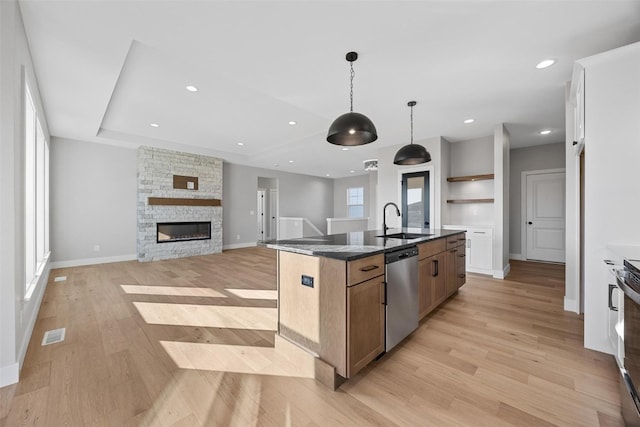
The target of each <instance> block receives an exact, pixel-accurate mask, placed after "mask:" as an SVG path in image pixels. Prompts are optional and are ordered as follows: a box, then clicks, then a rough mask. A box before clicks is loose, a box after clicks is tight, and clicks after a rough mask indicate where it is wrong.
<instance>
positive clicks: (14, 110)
mask: <svg viewBox="0 0 640 427" xmlns="http://www.w3.org/2000/svg"><path fill="white" fill-rule="evenodd" d="M23 76H24V77H26V79H27V80H28V82H29V85H30V88H31V91H32V95H33V98H34V102H35V104H36V109H37V110H38V115H39V117H40V119H41V124H42V126H43V131H44V133H45V136H46V137H47V138H48V137H49V130H48V127H47V122H46V117H45V116H44V109H43V108H42V103H41V101H40V92H39V89H38V81H37V79H36V76H35V73H34V68H33V63H32V61H31V53H30V52H29V45H28V43H27V36H26V33H25V31H24V25H23V23H22V16H21V13H20V8H19V6H18V2H17V1H16V0H3V1H0V93H1V94H2V96H1V97H0V387H3V386H5V385H8V384H11V383H14V382H17V381H18V375H19V370H20V367H21V366H22V361H23V360H24V356H25V354H26V351H27V346H28V344H29V339H30V338H31V332H32V330H33V325H34V324H35V321H36V317H37V315H38V310H39V308H40V303H41V301H42V296H43V295H44V291H45V288H46V285H47V279H48V277H49V270H50V260H48V261H45V267H44V271H43V273H42V275H41V276H40V278H39V280H38V283H37V284H36V285H35V287H34V289H33V292H32V294H31V296H30V298H25V292H26V289H25V288H26V283H25V282H26V278H25V269H26V267H25V264H26V262H25V261H26V260H25V255H24V254H25V248H24V241H25V221H24V217H25V212H24V205H25V204H24V199H25V188H24V185H23V181H24V170H23V165H24V146H25V144H24V140H23V129H24V123H23V113H22V112H23V111H24V108H23V100H24V96H23V94H24V89H23V85H22V81H23Z"/></svg>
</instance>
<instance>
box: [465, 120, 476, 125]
mask: <svg viewBox="0 0 640 427" xmlns="http://www.w3.org/2000/svg"><path fill="white" fill-rule="evenodd" d="M475 121H476V119H467V120H465V121H464V124H467V125H468V124H471V123H473V122H475Z"/></svg>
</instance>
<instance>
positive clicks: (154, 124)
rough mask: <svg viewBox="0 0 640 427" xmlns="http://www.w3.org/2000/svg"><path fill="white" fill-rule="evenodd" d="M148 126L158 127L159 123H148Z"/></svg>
mask: <svg viewBox="0 0 640 427" xmlns="http://www.w3.org/2000/svg"><path fill="white" fill-rule="evenodd" d="M149 126H151V127H152V128H157V127H159V126H160V125H159V124H157V123H149Z"/></svg>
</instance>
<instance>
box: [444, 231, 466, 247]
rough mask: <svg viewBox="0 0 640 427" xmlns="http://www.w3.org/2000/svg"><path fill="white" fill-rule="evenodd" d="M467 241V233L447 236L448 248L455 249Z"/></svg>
mask: <svg viewBox="0 0 640 427" xmlns="http://www.w3.org/2000/svg"><path fill="white" fill-rule="evenodd" d="M466 241H467V238H466V235H465V233H460V234H454V235H453V236H449V237H447V249H453V248H455V247H457V246H462V245H464V244H465V242H466Z"/></svg>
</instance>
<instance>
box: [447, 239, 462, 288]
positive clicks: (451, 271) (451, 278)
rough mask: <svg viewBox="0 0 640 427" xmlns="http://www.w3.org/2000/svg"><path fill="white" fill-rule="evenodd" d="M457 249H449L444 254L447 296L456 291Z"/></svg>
mask: <svg viewBox="0 0 640 427" xmlns="http://www.w3.org/2000/svg"><path fill="white" fill-rule="evenodd" d="M458 249H459V248H454V249H449V250H448V251H447V252H446V259H445V266H446V273H445V278H446V279H445V280H446V294H447V296H449V295H451V294H453V293H455V292H456V291H457V290H458Z"/></svg>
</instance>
